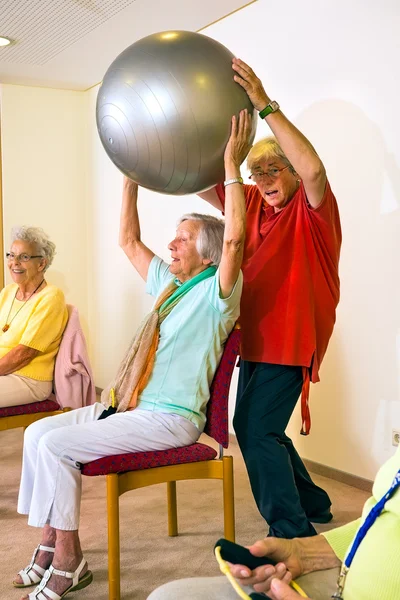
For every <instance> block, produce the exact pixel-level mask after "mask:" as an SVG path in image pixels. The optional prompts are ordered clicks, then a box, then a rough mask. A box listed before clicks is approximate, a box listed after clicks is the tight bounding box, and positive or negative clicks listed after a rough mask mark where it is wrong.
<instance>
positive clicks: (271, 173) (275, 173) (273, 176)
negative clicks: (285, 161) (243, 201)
mask: <svg viewBox="0 0 400 600" xmlns="http://www.w3.org/2000/svg"><path fill="white" fill-rule="evenodd" d="M288 168H289V165H287V166H286V167H283V168H282V169H277V168H276V167H274V168H272V169H268V171H265V172H264V171H257V172H256V173H252V174H251V175H250V176H249V179H253V181H257V179H262V178H263V177H267V176H268V177H269V178H270V179H276V178H277V177H278V176H279V173H281V172H282V171H284V170H285V169H288Z"/></svg>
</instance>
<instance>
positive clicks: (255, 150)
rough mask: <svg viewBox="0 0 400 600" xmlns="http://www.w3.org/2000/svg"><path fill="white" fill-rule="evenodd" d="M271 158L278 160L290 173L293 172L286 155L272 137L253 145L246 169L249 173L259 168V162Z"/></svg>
mask: <svg viewBox="0 0 400 600" xmlns="http://www.w3.org/2000/svg"><path fill="white" fill-rule="evenodd" d="M273 158H278V159H279V160H281V161H282V162H283V163H284V164H285V165H286V166H288V167H290V170H291V171H292V173H294V172H295V170H294V168H293V166H292V165H291V163H290V161H289V160H288V159H287V158H286V154H285V153H284V151H283V150H282V148H281V147H280V145H279V144H278V142H277V141H276V139H275V138H274V136H272V135H271V136H269V137H266V138H264V139H262V140H260V141H259V142H257V143H256V144H254V146H253V147H252V149H251V150H250V152H249V154H248V156H247V168H248V169H249V171H253V169H255V168H256V167H258V166H259V162H260V160H271V159H273Z"/></svg>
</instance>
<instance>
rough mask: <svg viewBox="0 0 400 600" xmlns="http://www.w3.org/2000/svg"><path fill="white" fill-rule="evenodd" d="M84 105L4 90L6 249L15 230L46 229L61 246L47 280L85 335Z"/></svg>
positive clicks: (59, 95) (26, 90) (74, 95)
mask: <svg viewBox="0 0 400 600" xmlns="http://www.w3.org/2000/svg"><path fill="white" fill-rule="evenodd" d="M86 102H87V97H86V95H85V93H83V92H73V91H63V90H52V89H43V88H34V87H25V86H14V85H2V86H1V119H2V169H3V214H4V245H5V249H8V246H9V240H10V230H11V227H12V226H14V225H33V226H39V227H43V229H44V230H45V231H46V232H47V233H48V234H49V236H50V237H51V239H52V240H53V241H54V243H55V244H56V246H57V254H56V257H55V259H54V262H53V265H52V266H51V267H50V269H49V270H48V272H47V275H46V278H47V279H48V281H50V282H51V283H54V284H55V285H58V286H59V287H60V288H61V289H63V290H64V292H65V295H66V298H67V300H68V302H71V303H72V304H75V305H76V306H78V307H79V311H80V314H81V318H82V322H83V325H84V327H85V329H87V320H88V305H87V271H88V268H90V258H91V254H92V250H91V248H90V247H88V246H87V243H86V228H87V219H86V211H87V203H86V183H85V182H86V180H85V178H86V164H87V151H86V139H87V138H86V129H85V128H86V110H85V103H86ZM9 281H10V279H9V277H8V275H7V276H6V282H7V283H9Z"/></svg>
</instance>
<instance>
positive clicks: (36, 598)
mask: <svg viewBox="0 0 400 600" xmlns="http://www.w3.org/2000/svg"><path fill="white" fill-rule="evenodd" d="M43 592H45V594H47V595H46V596H45V595H44V594H43ZM28 598H29V600H49V598H50V599H51V600H61V596H59V595H58V594H56V593H55V592H52V591H51V590H49V588H44V590H38V588H36V589H35V590H33V592H31V593H30V594H29V596H28Z"/></svg>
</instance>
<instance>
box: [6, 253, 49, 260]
mask: <svg viewBox="0 0 400 600" xmlns="http://www.w3.org/2000/svg"><path fill="white" fill-rule="evenodd" d="M6 258H7V260H9V261H11V260H16V261H18V262H28V261H29V260H31V259H32V258H43V256H42V255H41V254H36V255H34V256H33V255H32V256H31V255H30V254H25V253H22V254H14V252H7V254H6Z"/></svg>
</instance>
